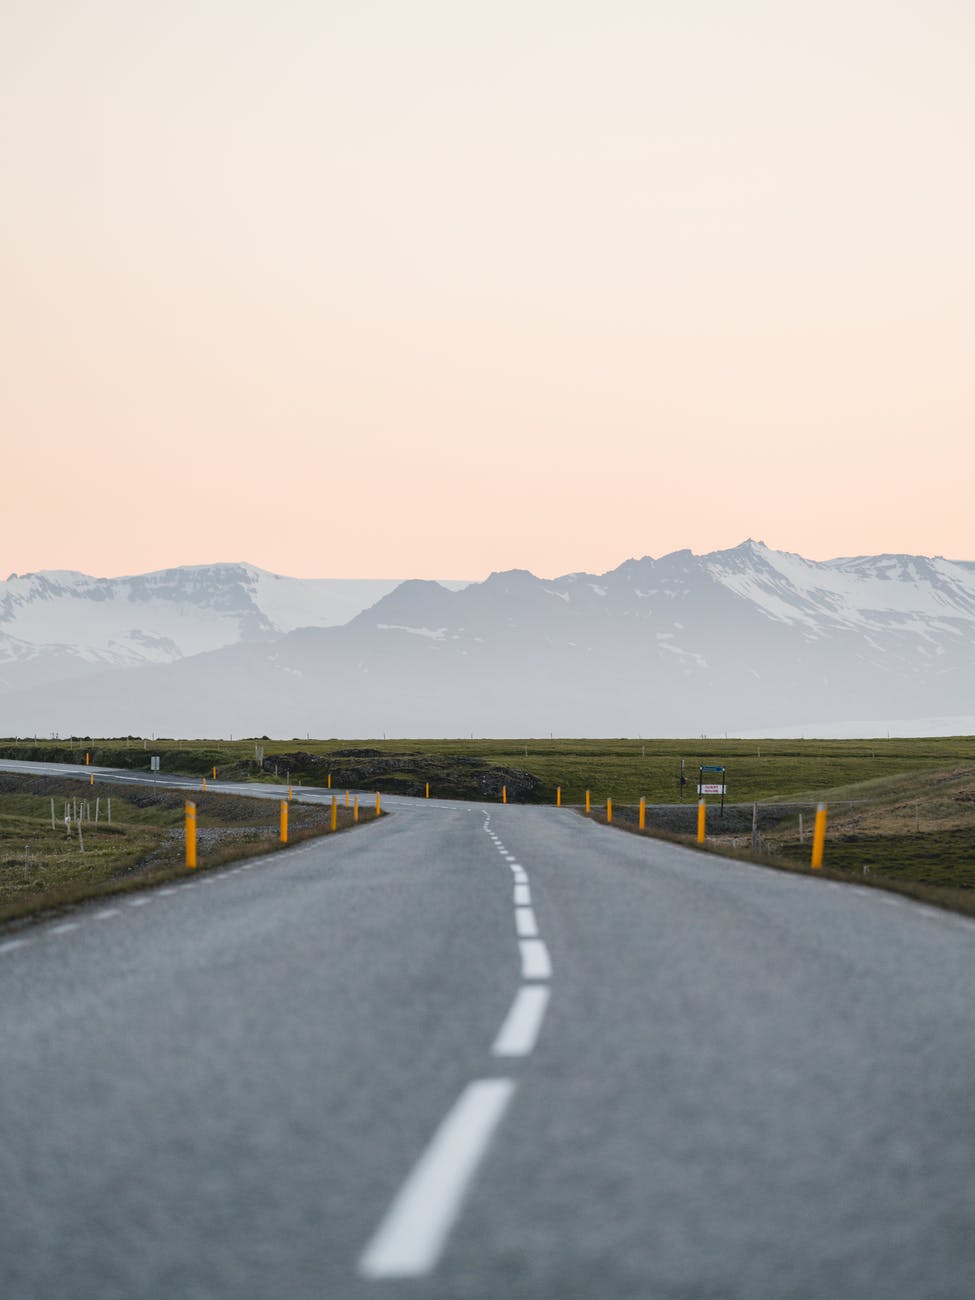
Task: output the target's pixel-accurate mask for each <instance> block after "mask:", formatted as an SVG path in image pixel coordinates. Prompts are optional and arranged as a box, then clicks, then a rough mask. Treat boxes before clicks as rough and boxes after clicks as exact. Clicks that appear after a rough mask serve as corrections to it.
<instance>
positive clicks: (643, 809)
mask: <svg viewBox="0 0 975 1300" xmlns="http://www.w3.org/2000/svg"><path fill="white" fill-rule="evenodd" d="M646 829H647V801H646V799H641V800H640V830H641V831H645V830H646Z"/></svg>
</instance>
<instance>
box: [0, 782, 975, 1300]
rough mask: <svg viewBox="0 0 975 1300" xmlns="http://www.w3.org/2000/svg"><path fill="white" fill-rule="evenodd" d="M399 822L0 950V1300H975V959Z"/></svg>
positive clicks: (893, 915)
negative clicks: (401, 1299) (398, 1299)
mask: <svg viewBox="0 0 975 1300" xmlns="http://www.w3.org/2000/svg"><path fill="white" fill-rule="evenodd" d="M4 766H10V765H8V764H4ZM76 771H77V769H75V772H76ZM248 792H249V793H254V790H253V789H252V788H250V787H248ZM270 793H271V794H273V796H274V797H279V796H280V788H279V787H277V788H272V789H271V791H270ZM387 806H389V807H391V808H392V809H393V815H392V816H390V817H389V818H387V819H385V820H384V821H383V822H381V823H379V824H377V825H368V826H364V827H363V828H362V829H360V830H359V831H358V832H356V833H353V834H346V835H341V836H337V837H335V838H334V839H329V840H324V841H317V842H313V843H307V844H304V845H300V846H298V847H296V848H294V849H292V850H289V851H288V852H287V853H280V854H275V855H273V856H272V857H269V858H266V859H256V860H253V859H252V860H251V861H249V862H247V863H244V864H241V865H240V866H238V867H235V868H232V869H223V870H220V871H219V872H217V873H213V874H210V875H208V874H207V873H200V874H199V875H197V876H196V877H194V878H192V879H189V880H188V881H187V882H185V883H181V884H177V885H174V886H168V887H165V888H161V889H156V890H153V891H150V892H147V893H146V894H144V895H141V896H137V897H132V896H129V897H127V898H124V899H122V900H119V901H114V902H107V903H106V902H102V903H99V904H95V905H91V906H87V907H84V908H81V909H79V910H77V911H76V912H74V913H72V914H71V915H69V916H67V917H64V918H60V919H58V920H55V921H52V922H46V923H44V924H41V925H37V926H33V927H27V928H25V929H16V930H12V929H7V930H6V931H3V932H0V990H2V997H0V1069H2V1073H0V1295H2V1296H3V1297H4V1298H5V1300H21V1298H23V1297H30V1298H31V1300H35V1298H36V1300H48V1298H53V1297H58V1298H60V1297H65V1298H70V1300H74V1298H75V1297H78V1298H81V1297H84V1298H85V1300H88V1297H93V1298H94V1297H97V1298H98V1300H115V1298H116V1297H117V1298H118V1300H123V1298H124V1300H132V1298H133V1297H153V1298H155V1297H166V1300H170V1298H172V1297H181V1298H182V1297H186V1298H196V1297H201V1298H202V1297H207V1298H209V1297H220V1298H223V1297H228V1298H229V1297H233V1298H234V1300H246V1298H250V1297H254V1298H255V1300H256V1298H264V1297H274V1298H278V1297H287V1298H291V1297H296V1298H303V1297H336V1298H343V1297H349V1298H350V1300H358V1298H359V1297H370V1298H371V1297H377V1298H381V1297H387V1296H390V1297H392V1296H404V1297H417V1298H422V1300H466V1298H467V1297H471V1298H473V1297H477V1298H478V1300H481V1298H483V1300H501V1298H503V1297H513V1298H517V1300H574V1298H575V1297H580V1298H582V1297H585V1298H586V1300H589V1298H592V1300H656V1298H657V1297H660V1298H661V1300H698V1298H701V1300H704V1298H707V1300H737V1298H738V1297H741V1300H792V1298H796V1300H807V1298H808V1300H814V1298H815V1300H844V1298H849V1300H853V1298H859V1297H863V1298H864V1300H868V1298H869V1300H877V1298H883V1300H901V1298H902V1300H928V1298H930V1300H935V1298H938V1300H961V1298H962V1297H967V1296H970V1295H971V1294H973V1292H975V1282H973V1279H975V1211H973V1205H975V1114H973V1110H975V1105H973V1098H975V999H973V996H972V993H973V988H975V926H973V925H972V924H971V923H970V922H968V921H966V920H963V919H961V918H957V917H954V916H952V915H950V914H948V913H941V912H937V911H935V910H933V909H928V908H925V907H920V906H917V905H915V904H912V903H908V902H906V901H902V900H901V899H899V898H896V897H894V896H892V895H885V894H883V893H880V892H878V891H866V890H860V889H858V888H855V887H854V888H850V887H844V886H840V885H833V884H830V883H828V882H822V881H817V880H808V879H803V878H798V877H794V876H789V875H785V874H780V873H777V872H774V871H768V870H765V869H763V868H759V867H751V866H747V865H744V864H741V863H733V862H730V861H727V860H724V859H720V858H717V857H713V856H709V855H698V854H696V853H694V852H693V851H690V850H685V849H680V848H676V847H673V846H670V845H666V844H663V843H655V842H652V841H647V840H641V839H638V838H636V837H634V836H629V835H626V834H624V833H617V832H615V831H612V830H608V829H606V828H600V827H597V826H594V825H592V824H590V823H587V822H585V821H583V820H582V819H580V818H579V817H577V816H576V815H575V814H574V813H573V812H571V811H569V810H561V811H557V810H555V809H537V808H518V807H512V806H508V807H504V808H502V807H498V806H490V807H489V806H481V805H477V804H464V803H460V804H448V803H440V802H437V801H430V802H429V803H426V802H424V801H417V802H414V801H410V800H403V799H395V800H394V799H390V800H388V801H387Z"/></svg>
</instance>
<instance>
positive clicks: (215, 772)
mask: <svg viewBox="0 0 975 1300" xmlns="http://www.w3.org/2000/svg"><path fill="white" fill-rule="evenodd" d="M213 779H214V781H215V780H216V779H217V769H216V768H214V769H213Z"/></svg>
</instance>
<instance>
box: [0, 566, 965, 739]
mask: <svg viewBox="0 0 975 1300" xmlns="http://www.w3.org/2000/svg"><path fill="white" fill-rule="evenodd" d="M214 567H219V566H214ZM227 567H234V566H227ZM238 567H241V566H238ZM249 572H251V573H258V574H259V572H260V571H249ZM148 576H149V578H154V577H156V575H148ZM88 581H91V580H88ZM130 581H133V582H137V581H140V580H137V579H133V580H130ZM248 581H251V582H252V583H256V580H255V579H249V580H248ZM279 581H282V582H289V581H294V580H288V579H281V580H279ZM246 587H247V584H246V583H245V582H243V581H242V582H240V583H238V584H237V585H236V586H235V587H234V591H235V592H236V593H237V594H236V595H235V600H238V601H239V599H240V592H241V591H242V590H244V589H245V588H246ZM247 589H248V590H252V588H247ZM283 603H284V602H282V604H283ZM202 606H206V616H207V617H212V618H216V617H217V615H218V614H219V615H220V616H222V617H225V618H226V619H228V620H230V619H233V618H236V619H238V620H239V624H238V630H239V629H240V627H243V626H244V620H245V618H251V619H252V622H251V623H249V624H247V628H248V631H247V633H246V634H243V633H241V634H240V635H237V636H236V639H235V642H234V644H231V645H227V644H226V643H224V645H223V647H222V648H211V647H205V650H206V651H207V652H206V653H189V654H186V653H185V652H184V654H183V656H182V657H180V658H178V659H174V660H173V661H172V662H170V663H168V664H165V665H160V666H155V667H142V668H130V669H128V670H126V671H119V670H117V669H116V670H114V671H112V672H108V673H99V674H97V675H94V676H92V677H90V678H89V679H88V680H87V681H86V683H85V689H84V692H83V693H80V692H79V691H78V690H77V689H76V688H75V687H73V686H71V685H70V684H63V683H62V684H56V685H55V684H52V685H49V686H47V687H46V688H45V689H44V690H43V691H41V690H23V691H19V692H17V694H16V695H15V696H12V695H11V694H10V693H8V694H7V695H6V696H0V731H6V732H7V733H8V734H9V733H11V732H18V731H19V732H23V733H25V734H27V733H30V734H33V733H34V732H37V733H38V734H43V733H49V732H51V731H59V732H60V733H61V734H66V733H68V732H74V733H76V734H79V733H83V734H98V733H102V734H104V733H106V732H116V733H117V732H122V733H123V734H124V733H129V732H132V733H142V734H146V733H149V732H156V733H159V734H165V735H174V734H179V735H201V734H205V735H226V734H229V733H233V734H235V735H242V734H251V733H254V734H258V735H260V734H264V733H266V734H280V735H304V734H306V733H311V734H313V735H322V736H351V737H355V736H359V737H365V736H369V735H381V734H383V733H385V734H389V735H401V736H424V735H427V736H438V735H439V736H444V735H446V736H449V735H466V734H469V733H471V732H473V733H475V734H478V735H512V736H514V735H540V734H541V735H544V734H548V733H549V732H553V733H556V734H562V735H593V736H606V735H631V736H632V735H646V736H650V735H699V734H702V733H704V734H710V735H715V734H721V733H723V732H725V731H727V732H729V734H738V733H740V732H743V731H751V732H754V731H757V730H760V729H762V728H766V729H773V728H776V729H782V728H784V727H788V726H790V725H792V724H794V723H796V722H798V721H800V720H801V721H802V722H803V723H804V724H805V725H807V726H809V727H810V728H811V727H813V726H815V725H826V724H830V725H834V724H835V725H842V720H844V719H845V720H849V719H857V720H860V721H861V722H862V723H863V725H864V726H865V727H869V725H870V724H871V720H877V721H876V724H875V729H876V726H879V725H881V723H882V720H883V719H891V718H896V719H900V720H902V721H903V720H907V722H906V723H905V725H909V720H910V719H911V718H912V717H913V718H918V719H922V718H923V719H930V718H936V717H937V718H941V719H950V718H953V717H955V718H961V716H962V715H967V716H968V717H969V718H970V717H971V716H972V715H975V564H971V563H966V562H956V561H948V560H943V559H927V558H924V557H918V556H899V555H882V556H872V557H859V558H849V559H837V560H830V561H828V562H825V563H820V562H815V561H811V560H806V559H803V558H802V557H801V556H798V555H790V554H786V553H784V552H778V551H773V550H770V549H769V548H768V547H766V546H764V545H763V544H761V543H757V542H752V541H749V542H745V543H743V544H742V545H741V546H738V547H735V548H733V549H731V550H726V551H718V552H714V553H712V554H709V555H703V556H695V555H694V554H692V552H690V551H687V550H684V551H676V552H674V553H673V554H671V555H666V556H664V557H662V558H661V559H658V560H654V559H652V558H650V557H644V558H643V559H639V560H628V561H626V562H625V563H624V564H621V565H620V566H619V567H618V568H616V569H613V570H611V571H610V572H608V573H604V574H595V575H594V574H585V573H574V574H566V575H563V576H562V577H559V578H554V579H541V578H536V577H535V576H533V575H532V574H531V573H528V572H526V571H525V570H511V571H509V572H506V573H493V574H491V576H490V577H489V578H487V579H486V580H485V581H484V582H481V583H474V584H471V585H469V586H466V587H463V588H462V589H460V590H450V589H448V588H447V587H446V586H445V585H443V584H439V583H435V582H420V581H410V582H404V583H401V584H399V585H398V586H396V587H394V588H393V589H392V590H388V591H386V592H385V593H383V594H382V595H381V596H380V598H379V599H378V600H377V601H376V603H374V604H373V605H371V606H370V607H369V608H366V609H361V612H358V613H357V614H356V615H355V617H353V618H351V619H350V620H349V621H348V622H347V623H346V624H345V625H343V626H339V627H324V626H321V622H319V625H318V626H310V625H306V626H303V627H299V626H297V622H296V615H294V614H292V615H291V617H290V623H291V625H292V628H293V629H294V630H290V631H287V630H285V629H286V627H287V623H288V621H289V620H288V619H286V618H284V617H283V616H282V615H280V614H279V616H278V621H277V623H274V622H273V620H272V618H271V616H270V613H269V609H270V606H269V604H268V602H267V600H264V601H263V603H262V602H261V601H259V600H256V599H251V600H250V603H249V604H247V603H246V602H245V604H244V606H243V607H241V606H239V604H238V605H234V604H231V605H230V607H229V608H228V609H226V610H217V611H214V610H213V608H212V606H211V605H208V604H207V601H206V600H203V601H202ZM3 608H4V607H3V606H2V605H0V611H2V610H3ZM193 608H194V609H195V608H196V606H193ZM258 615H260V618H263V620H264V621H263V622H261V621H260V618H259V617H258ZM304 621H305V623H306V624H311V622H312V620H311V619H309V618H307V617H305V618H304ZM199 623H200V625H201V626H202V625H204V624H205V618H204V616H203V614H201V617H200V620H199ZM128 626H131V627H133V628H139V625H138V623H135V622H133V621H131V620H130V624H129V625H128ZM4 627H5V624H4V622H3V619H2V615H0V630H2V629H3V628H4ZM173 627H174V628H176V627H178V625H177V624H175V623H174V624H173ZM140 630H142V629H140ZM153 631H155V632H157V633H158V634H159V635H162V632H161V630H160V629H159V628H154V629H153ZM166 635H167V636H169V637H170V640H171V641H172V642H174V643H175V644H177V645H179V640H178V636H177V635H176V633H175V632H169V631H167V632H166ZM213 635H216V634H215V633H214V634H213ZM127 644H128V645H133V646H135V648H136V649H137V650H139V649H140V643H139V642H138V641H137V640H136V639H134V638H132V637H130V638H129V640H128V642H127ZM142 653H143V654H144V659H143V662H145V661H146V660H148V658H149V653H148V651H145V650H144V649H143V650H142ZM3 719H6V721H5V722H4V721H3ZM836 720H840V722H837V721H836ZM858 725H859V724H858ZM943 725H949V726H950V723H948V724H943Z"/></svg>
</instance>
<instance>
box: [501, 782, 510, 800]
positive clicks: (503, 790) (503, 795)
mask: <svg viewBox="0 0 975 1300" xmlns="http://www.w3.org/2000/svg"><path fill="white" fill-rule="evenodd" d="M501 802H502V803H507V802H508V787H507V786H506V785H503V786H502V787H501Z"/></svg>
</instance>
